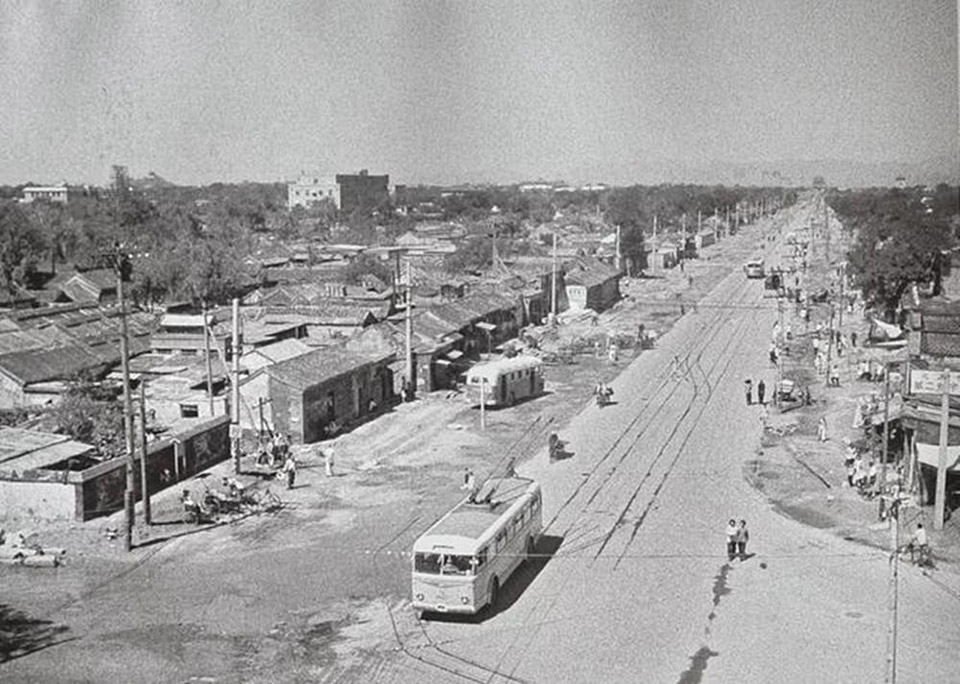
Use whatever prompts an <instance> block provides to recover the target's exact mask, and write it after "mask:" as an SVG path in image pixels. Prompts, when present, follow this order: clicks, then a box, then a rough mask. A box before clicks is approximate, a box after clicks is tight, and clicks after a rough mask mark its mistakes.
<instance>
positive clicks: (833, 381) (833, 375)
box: [830, 361, 840, 387]
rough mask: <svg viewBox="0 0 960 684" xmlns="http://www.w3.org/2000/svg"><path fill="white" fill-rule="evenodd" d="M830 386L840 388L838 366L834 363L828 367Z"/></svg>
mask: <svg viewBox="0 0 960 684" xmlns="http://www.w3.org/2000/svg"><path fill="white" fill-rule="evenodd" d="M830 385H832V386H833V387H839V386H840V365H839V364H838V363H837V362H836V361H834V362H833V364H831V366H830Z"/></svg>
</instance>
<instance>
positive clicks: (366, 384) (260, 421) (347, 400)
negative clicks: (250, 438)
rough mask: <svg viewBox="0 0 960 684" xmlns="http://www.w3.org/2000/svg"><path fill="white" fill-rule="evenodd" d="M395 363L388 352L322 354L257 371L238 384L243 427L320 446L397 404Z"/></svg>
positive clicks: (320, 351)
mask: <svg viewBox="0 0 960 684" xmlns="http://www.w3.org/2000/svg"><path fill="white" fill-rule="evenodd" d="M395 360H396V355H395V354H394V353H393V352H388V351H379V352H368V353H363V352H354V351H348V350H346V349H342V348H323V349H317V350H316V351H313V352H310V353H308V354H302V355H300V356H296V357H294V358H290V359H287V360H285V361H280V362H278V363H275V364H273V365H270V366H266V367H264V368H262V369H260V370H257V371H254V372H252V373H251V374H250V376H249V377H248V378H247V379H246V380H244V381H241V384H240V394H241V410H240V422H241V426H242V427H243V428H244V429H248V430H253V431H256V432H260V431H263V430H264V429H265V428H267V429H269V430H272V431H277V432H281V433H284V434H289V435H290V439H291V441H292V442H294V443H310V442H317V441H319V440H321V439H323V438H324V437H326V436H331V435H332V434H335V433H336V431H337V430H339V429H341V428H343V427H344V426H345V425H348V424H350V423H353V422H356V421H359V420H364V419H366V418H367V417H369V416H371V415H374V414H376V413H377V412H378V411H379V410H380V409H381V408H382V407H383V406H385V405H387V404H389V403H391V402H392V401H394V388H393V371H392V370H391V364H392V363H393V362H394V361H395Z"/></svg>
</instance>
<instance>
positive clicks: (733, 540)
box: [726, 518, 737, 561]
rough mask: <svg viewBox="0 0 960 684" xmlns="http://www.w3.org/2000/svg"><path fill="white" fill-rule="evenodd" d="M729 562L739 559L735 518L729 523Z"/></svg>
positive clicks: (727, 532)
mask: <svg viewBox="0 0 960 684" xmlns="http://www.w3.org/2000/svg"><path fill="white" fill-rule="evenodd" d="M726 534H727V560H728V561H732V560H733V559H734V558H736V557H737V521H736V520H734V519H733V518H730V520H729V521H728V522H727V531H726Z"/></svg>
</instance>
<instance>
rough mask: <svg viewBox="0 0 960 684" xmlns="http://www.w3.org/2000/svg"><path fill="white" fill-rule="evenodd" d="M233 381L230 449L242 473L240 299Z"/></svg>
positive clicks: (235, 320) (236, 301) (235, 305)
mask: <svg viewBox="0 0 960 684" xmlns="http://www.w3.org/2000/svg"><path fill="white" fill-rule="evenodd" d="M232 332H233V337H232V339H231V344H232V346H233V382H231V383H230V385H231V387H230V389H231V390H232V391H231V394H232V401H231V402H230V432H231V435H230V438H231V439H230V451H231V452H232V455H233V472H235V473H237V474H238V475H239V474H240V353H241V349H240V300H239V299H234V300H233V330H232Z"/></svg>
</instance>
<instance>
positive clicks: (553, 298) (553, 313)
mask: <svg viewBox="0 0 960 684" xmlns="http://www.w3.org/2000/svg"><path fill="white" fill-rule="evenodd" d="M556 321H557V234H556V233H554V234H553V281H552V284H551V285H550V324H551V325H552V324H554V323H556ZM482 389H483V388H482V387H481V391H482Z"/></svg>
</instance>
